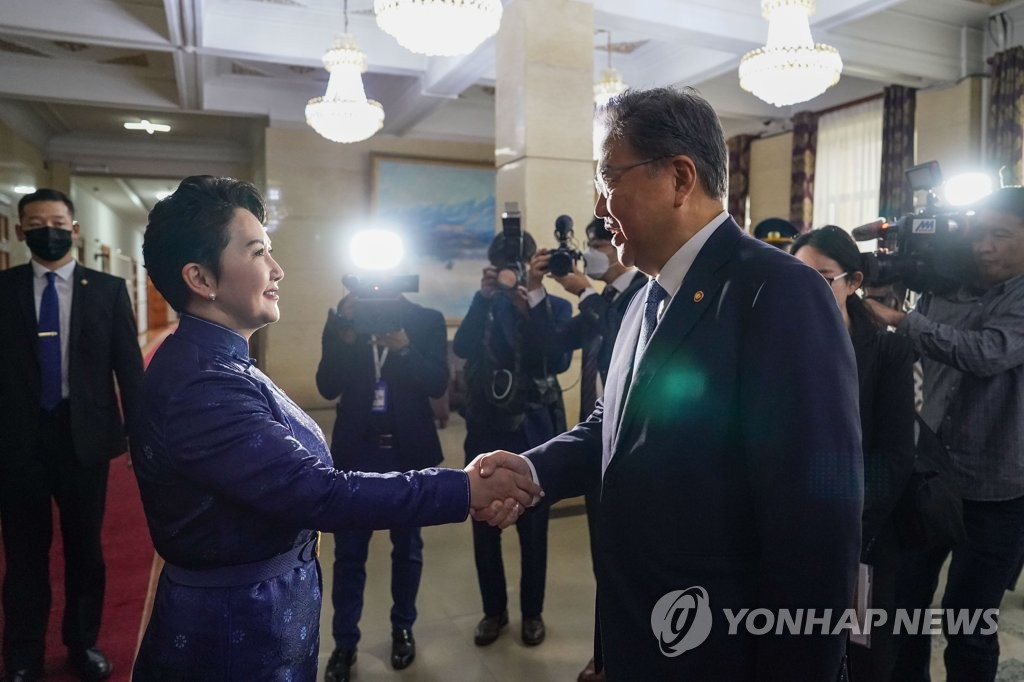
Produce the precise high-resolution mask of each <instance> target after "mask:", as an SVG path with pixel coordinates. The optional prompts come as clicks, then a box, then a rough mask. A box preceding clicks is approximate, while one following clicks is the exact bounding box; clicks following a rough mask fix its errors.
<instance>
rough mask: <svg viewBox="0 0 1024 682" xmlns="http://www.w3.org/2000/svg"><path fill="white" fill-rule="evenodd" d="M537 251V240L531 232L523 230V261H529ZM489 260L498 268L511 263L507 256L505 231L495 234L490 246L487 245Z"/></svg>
mask: <svg viewBox="0 0 1024 682" xmlns="http://www.w3.org/2000/svg"><path fill="white" fill-rule="evenodd" d="M535 253H537V241H536V240H535V239H534V238H533V237H532V236H531V235H530V233H529V232H525V231H524V232H523V262H529V260H530V259H531V258H533V255H534V254H535ZM487 260H489V261H490V262H491V265H493V266H494V267H496V268H503V267H506V266H507V265H510V263H509V262H508V259H506V258H505V233H504V232H499V233H498V234H496V235H494V239H492V240H491V244H490V246H488V247H487Z"/></svg>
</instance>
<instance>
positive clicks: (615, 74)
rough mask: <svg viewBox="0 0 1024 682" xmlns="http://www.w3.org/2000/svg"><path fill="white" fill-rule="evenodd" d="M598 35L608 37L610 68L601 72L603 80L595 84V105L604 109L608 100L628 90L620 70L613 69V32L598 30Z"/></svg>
mask: <svg viewBox="0 0 1024 682" xmlns="http://www.w3.org/2000/svg"><path fill="white" fill-rule="evenodd" d="M598 33H604V34H606V35H607V43H606V49H607V50H608V66H607V68H605V70H604V71H602V72H601V79H600V80H599V81H597V82H596V83H594V104H596V105H597V106H599V107H603V106H604V105H605V104H608V100H610V99H611V98H612V97H615V95H618V94H619V93H621V92H622V91H623V90H625V89H626V83H625V82H624V81H623V80H622V74H620V73H619V71H618V69H615V68H612V32H611V31H606V30H604V29H598Z"/></svg>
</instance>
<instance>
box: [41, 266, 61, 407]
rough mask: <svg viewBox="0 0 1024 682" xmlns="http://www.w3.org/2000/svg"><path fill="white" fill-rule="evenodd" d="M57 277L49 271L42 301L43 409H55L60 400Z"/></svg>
mask: <svg viewBox="0 0 1024 682" xmlns="http://www.w3.org/2000/svg"><path fill="white" fill-rule="evenodd" d="M56 279H57V273H54V272H48V273H46V288H45V289H43V298H42V300H41V301H40V303H39V370H40V379H41V382H40V384H41V385H40V388H41V390H42V395H41V397H40V401H39V402H40V404H41V405H42V407H43V409H44V410H52V409H53V408H55V407H57V405H58V404H59V403H60V401H61V383H62V381H61V368H60V301H59V300H58V298H57V284H56Z"/></svg>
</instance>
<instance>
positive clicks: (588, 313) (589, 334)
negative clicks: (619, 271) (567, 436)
mask: <svg viewBox="0 0 1024 682" xmlns="http://www.w3.org/2000/svg"><path fill="white" fill-rule="evenodd" d="M649 279H650V278H649V277H648V276H647V275H645V274H644V273H642V272H637V273H636V274H635V275H634V276H633V279H632V280H630V282H629V286H628V287H626V290H625V291H620V292H619V293H618V294H616V295H615V299H614V300H613V301H612V302H611V303H609V302H608V301H606V300H605V299H604V298H603V297H602V296H599V295H591V296H587V297H586V298H585V299H583V300H582V301H580V312H579V314H578V315H576V316H574V317H573V318H572V320H570V321H569V324H567V325H566V326H565V328H564V329H560V330H558V335H559V338H560V339H562V342H563V343H564V344H565V345H566V347H567V348H571V349H576V348H585V347H587V344H588V343H589V342H590V340H591V339H594V338H600V340H601V341H600V342H601V347H600V348H599V349H598V353H599V354H598V360H597V367H598V370H599V371H600V373H601V381H607V380H608V368H609V366H610V365H611V362H612V349H613V348H614V347H615V337H616V336H617V335H618V333H619V327H620V326H622V317H623V315H625V314H626V308H627V307H629V302H630V301H631V300H633V296H634V295H636V292H638V291H640V290H641V289H643V288H644V286H645V285H646V284H647V281H648V280H649Z"/></svg>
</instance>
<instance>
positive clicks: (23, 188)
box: [14, 185, 36, 194]
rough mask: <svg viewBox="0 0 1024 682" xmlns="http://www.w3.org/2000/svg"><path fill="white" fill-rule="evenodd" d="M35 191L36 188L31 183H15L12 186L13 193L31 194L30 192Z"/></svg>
mask: <svg viewBox="0 0 1024 682" xmlns="http://www.w3.org/2000/svg"><path fill="white" fill-rule="evenodd" d="M35 191H36V188H35V187H33V186H32V185H15V186H14V193H15V194H32V192H35Z"/></svg>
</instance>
